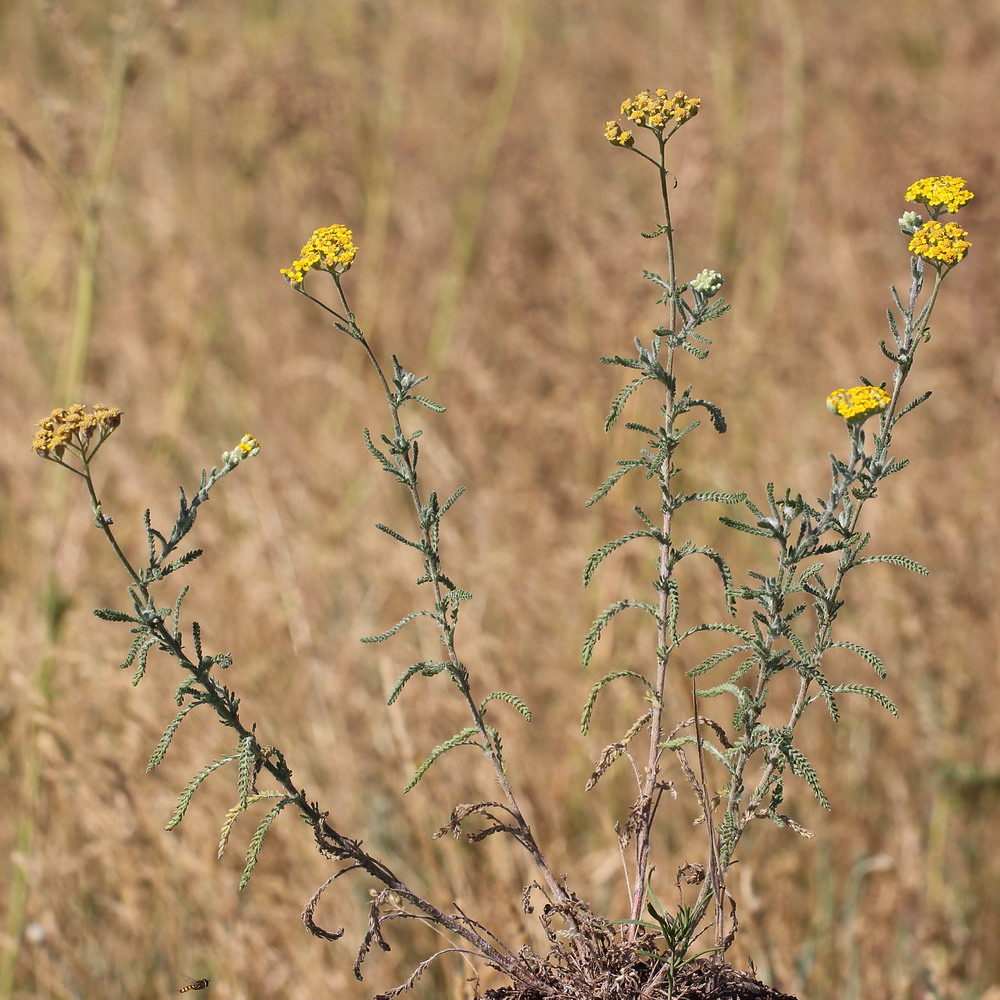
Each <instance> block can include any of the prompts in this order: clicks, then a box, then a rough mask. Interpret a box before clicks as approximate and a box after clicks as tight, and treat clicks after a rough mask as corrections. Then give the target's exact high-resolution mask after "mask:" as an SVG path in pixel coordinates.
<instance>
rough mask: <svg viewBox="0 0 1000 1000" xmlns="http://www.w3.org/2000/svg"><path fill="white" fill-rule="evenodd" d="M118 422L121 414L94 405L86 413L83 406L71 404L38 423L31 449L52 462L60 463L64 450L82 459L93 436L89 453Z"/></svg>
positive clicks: (114, 410)
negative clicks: (94, 443)
mask: <svg viewBox="0 0 1000 1000" xmlns="http://www.w3.org/2000/svg"><path fill="white" fill-rule="evenodd" d="M121 422H122V411H121V410H118V409H115V408H114V407H110V406H102V405H100V404H97V405H96V406H94V407H93V408H92V409H91V411H90V412H89V413H88V412H87V408H86V407H85V406H83V405H82V404H80V403H74V404H73V405H72V406H70V407H67V408H65V409H63V408H59V409H55V410H53V411H52V413H51V414H50V415H49V416H47V417H46V418H45V419H44V420H39V421H38V423H37V425H36V426H37V428H38V429H37V430H36V431H35V436H34V439H33V440H32V442H31V449H32V451H34V452H35V453H36V454H38V455H41V457H42V458H49V459H52V460H54V461H61V459H62V456H63V453H64V452H65V451H66V449H67V448H69V449H70V451H71V452H73V453H75V454H77V455H79V456H80V457H84V456H86V455H87V453H88V449H90V442H91V441H92V440H93V438H94V435H95V434H96V435H98V441H97V444H96V445H95V446H94V447H93V449H90V451H91V452H93V451H96V450H97V448H98V447H99V446H100V445H101V444H102V443H103V441H104V440H105V438H107V437H108V435H109V434H111V432H112V431H114V430H115V428H116V427H117V426H118V425H119V424H120V423H121Z"/></svg>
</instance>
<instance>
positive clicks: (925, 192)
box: [904, 174, 975, 213]
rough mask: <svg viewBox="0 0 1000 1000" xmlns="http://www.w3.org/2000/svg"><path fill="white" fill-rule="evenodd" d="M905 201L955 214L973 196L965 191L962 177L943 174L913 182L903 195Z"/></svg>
mask: <svg viewBox="0 0 1000 1000" xmlns="http://www.w3.org/2000/svg"><path fill="white" fill-rule="evenodd" d="M904 197H905V198H906V200H907V201H915V202H917V203H918V204H920V205H926V206H927V207H928V208H931V209H938V210H939V211H944V212H952V213H954V212H957V211H958V210H959V209H960V208H961V207H962V206H963V205H967V204H968V203H969V202H970V201H972V199H973V198H975V195H974V194H973V193H972V192H971V191H968V190H966V187H965V178H964V177H951V176H950V175H948V174H944V175H942V176H941V177H922V178H921V179H920V180H919V181H914V182H913V183H912V184H911V185H910V186H909V187H908V188H907V189H906V194H905V195H904Z"/></svg>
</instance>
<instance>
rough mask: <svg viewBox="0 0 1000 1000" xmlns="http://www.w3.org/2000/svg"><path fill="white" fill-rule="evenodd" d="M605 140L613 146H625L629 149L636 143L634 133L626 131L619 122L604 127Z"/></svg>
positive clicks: (609, 123)
mask: <svg viewBox="0 0 1000 1000" xmlns="http://www.w3.org/2000/svg"><path fill="white" fill-rule="evenodd" d="M604 138H605V139H607V140H608V142H610V143H611V144H612V145H613V146H625V147H626V148H629V147H631V146H632V145H634V143H635V139H634V138H633V136H632V133H631V132H626V131H624V130H623V129H622V127H621V125H619V124H618V122H608V124H607V125H605V126H604Z"/></svg>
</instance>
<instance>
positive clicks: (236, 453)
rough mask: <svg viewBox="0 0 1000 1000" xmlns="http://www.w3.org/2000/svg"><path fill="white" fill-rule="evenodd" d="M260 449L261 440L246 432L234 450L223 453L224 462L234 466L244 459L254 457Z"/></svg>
mask: <svg viewBox="0 0 1000 1000" xmlns="http://www.w3.org/2000/svg"><path fill="white" fill-rule="evenodd" d="M259 451H260V442H259V441H258V440H257V439H256V438H255V437H254V436H253V435H252V434H244V435H243V437H241V438H240V440H239V443H238V444H237V445H236V447H235V448H233V450H232V451H224V452H223V453H222V462H223V464H224V465H227V466H230V467H233V466H236V465H239V464H240V462H242V461H243V460H244V459H247V458H253V457H254V456H255V455H256V454H258V452H259Z"/></svg>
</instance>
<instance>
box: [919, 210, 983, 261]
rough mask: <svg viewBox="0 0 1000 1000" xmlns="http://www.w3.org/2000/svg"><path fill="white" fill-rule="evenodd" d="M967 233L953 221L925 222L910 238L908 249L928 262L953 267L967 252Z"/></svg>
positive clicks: (969, 244)
mask: <svg viewBox="0 0 1000 1000" xmlns="http://www.w3.org/2000/svg"><path fill="white" fill-rule="evenodd" d="M968 235H969V234H968V233H967V232H966V231H965V230H964V229H962V227H961V226H957V225H955V223H954V222H937V221H934V220H931V221H930V222H925V223H924V224H923V225H922V226H921V227H920V228H919V229H918V230H917V231H916V232H915V233H914V234H913V239H911V240H910V245H909V251H910V253H912V254H916V256H918V257H922V258H923V259H924V260H926V261H927V262H928V263H930V264H934V265H935V266H938V267H939V266H940V265H941V264H946V265H947V266H948V267H954V265H955V264H957V263H958V262H959V261H960V260H962V258H963V257H965V255H966V254H967V253H968V252H969V247H971V246H972V244H971V243H970V242H969V241H968V240H967V239H965V237H966V236H968Z"/></svg>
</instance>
